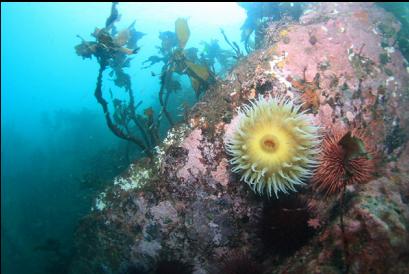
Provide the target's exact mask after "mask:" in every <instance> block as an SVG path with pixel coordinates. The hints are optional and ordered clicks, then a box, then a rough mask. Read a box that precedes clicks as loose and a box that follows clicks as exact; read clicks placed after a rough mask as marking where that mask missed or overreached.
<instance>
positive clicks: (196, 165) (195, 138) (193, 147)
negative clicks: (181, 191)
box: [177, 128, 205, 181]
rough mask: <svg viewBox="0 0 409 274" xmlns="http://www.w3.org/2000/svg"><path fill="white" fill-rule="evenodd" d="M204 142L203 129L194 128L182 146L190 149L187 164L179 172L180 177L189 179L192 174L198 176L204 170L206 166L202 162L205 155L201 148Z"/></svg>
mask: <svg viewBox="0 0 409 274" xmlns="http://www.w3.org/2000/svg"><path fill="white" fill-rule="evenodd" d="M202 142H203V136H202V130H201V129H199V128H196V129H194V130H193V131H192V132H191V133H190V134H189V136H188V137H187V138H186V139H185V140H184V141H183V143H182V147H183V148H184V149H187V150H188V156H187V161H186V164H185V166H183V167H182V168H181V169H180V170H179V171H178V173H177V177H178V178H181V179H183V180H185V181H187V180H188V178H189V177H190V176H197V175H199V173H200V172H202V173H203V172H204V170H205V166H204V165H203V164H202V161H203V157H202V152H201V150H200V148H199V147H200V145H201V144H202Z"/></svg>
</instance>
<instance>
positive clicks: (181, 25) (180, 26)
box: [175, 18, 190, 49]
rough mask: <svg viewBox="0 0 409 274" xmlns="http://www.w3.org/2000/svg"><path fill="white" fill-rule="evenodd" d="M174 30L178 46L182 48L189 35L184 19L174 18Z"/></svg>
mask: <svg viewBox="0 0 409 274" xmlns="http://www.w3.org/2000/svg"><path fill="white" fill-rule="evenodd" d="M175 32H176V35H177V38H178V41H179V48H181V49H184V48H185V46H186V43H187V41H188V40H189V37H190V30H189V26H188V24H187V20H186V19H184V18H178V19H176V21H175Z"/></svg>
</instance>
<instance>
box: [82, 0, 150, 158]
mask: <svg viewBox="0 0 409 274" xmlns="http://www.w3.org/2000/svg"><path fill="white" fill-rule="evenodd" d="M117 5H118V3H116V2H114V3H112V7H111V14H110V16H109V17H108V18H107V20H106V22H105V27H104V28H95V30H94V32H93V33H92V36H93V37H94V38H95V41H86V40H85V39H83V38H82V37H80V36H78V37H79V38H80V39H81V43H80V44H79V45H77V46H75V50H76V53H77V54H78V55H79V56H81V57H83V59H85V58H90V59H92V57H95V58H96V59H97V61H98V63H99V66H100V67H99V72H98V77H97V84H96V88H95V92H94V96H95V98H96V100H97V102H98V103H99V104H100V105H101V106H102V109H103V112H104V116H105V121H106V123H107V126H108V128H109V129H110V130H111V131H112V132H113V133H114V134H115V135H116V136H117V137H119V138H121V139H124V140H127V141H129V142H132V143H134V144H135V145H137V146H138V147H139V148H140V149H141V150H142V151H143V152H145V153H146V154H147V155H151V151H152V149H153V147H154V146H155V145H156V144H157V141H158V140H157V138H156V136H157V133H153V132H152V128H154V127H149V126H150V125H151V124H153V122H152V121H151V120H152V118H153V117H149V118H145V117H143V116H141V115H138V114H137V113H136V109H137V107H138V106H140V105H141V103H142V102H141V101H139V102H138V104H137V105H136V106H135V99H134V93H133V89H132V84H131V77H130V76H129V75H128V74H127V73H126V72H125V71H124V68H127V67H129V66H130V61H131V60H132V57H131V56H132V55H134V54H136V53H137V52H138V51H139V47H138V46H137V42H138V40H139V39H141V38H142V37H143V36H144V35H145V34H144V33H142V32H138V31H136V30H135V21H134V22H132V23H131V24H130V25H129V27H127V28H126V29H124V30H121V31H119V32H117V31H116V28H115V23H116V22H117V21H119V19H120V14H119V12H118V9H117ZM107 69H111V71H110V72H109V73H108V75H109V76H110V77H113V78H114V84H115V85H116V86H117V87H119V88H122V89H124V90H125V92H126V93H127V95H128V100H120V99H118V98H115V97H114V94H113V92H112V90H111V89H110V90H109V93H110V101H111V102H108V101H107V100H106V99H105V98H104V96H103V92H102V78H103V74H104V72H105V71H106V70H107ZM110 104H112V108H113V113H112V114H111V112H110ZM149 135H151V137H149ZM153 135H155V136H153ZM152 136H153V137H152Z"/></svg>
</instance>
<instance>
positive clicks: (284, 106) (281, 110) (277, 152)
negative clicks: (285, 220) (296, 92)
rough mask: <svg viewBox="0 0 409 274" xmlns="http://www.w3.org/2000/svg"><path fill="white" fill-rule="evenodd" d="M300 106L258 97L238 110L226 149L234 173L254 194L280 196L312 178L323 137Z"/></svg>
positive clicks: (285, 101) (277, 99) (286, 101)
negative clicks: (238, 174) (237, 120)
mask: <svg viewBox="0 0 409 274" xmlns="http://www.w3.org/2000/svg"><path fill="white" fill-rule="evenodd" d="M300 107H301V105H296V104H294V102H293V101H292V100H289V99H285V98H284V97H272V96H268V97H267V98H264V97H263V96H259V97H258V99H257V100H255V101H252V102H251V104H250V105H245V106H244V107H243V108H242V109H241V110H240V111H239V116H238V119H239V122H238V125H237V127H236V128H235V130H234V132H233V134H232V135H231V136H230V137H229V138H228V139H227V142H226V149H227V152H228V153H229V154H230V155H231V156H232V158H231V159H230V163H231V164H232V165H233V168H232V171H233V172H237V173H241V174H242V177H241V179H242V180H244V181H245V182H246V183H247V184H248V185H249V186H250V187H251V188H252V189H253V190H254V191H255V192H257V193H260V194H262V193H263V192H264V190H267V194H268V196H272V193H274V194H275V196H276V197H278V192H284V193H288V191H289V190H292V191H296V189H295V186H296V185H301V184H304V181H305V179H307V178H308V177H310V176H311V175H312V169H313V168H314V166H315V165H316V164H317V161H316V159H315V156H316V155H317V154H318V152H319V150H318V148H317V147H318V145H319V143H320V136H319V134H318V127H317V126H314V125H313V124H312V122H311V121H310V119H309V117H308V116H307V115H306V114H305V112H300Z"/></svg>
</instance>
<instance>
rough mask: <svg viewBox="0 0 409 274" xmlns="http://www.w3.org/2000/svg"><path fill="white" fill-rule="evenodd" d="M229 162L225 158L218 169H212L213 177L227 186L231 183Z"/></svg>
mask: <svg viewBox="0 0 409 274" xmlns="http://www.w3.org/2000/svg"><path fill="white" fill-rule="evenodd" d="M228 167H229V162H228V161H227V159H225V158H223V159H222V160H221V161H220V164H219V166H218V167H217V169H216V171H212V176H213V178H214V179H215V180H216V181H218V182H219V183H220V184H221V185H222V186H227V184H228V183H229V172H228Z"/></svg>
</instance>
